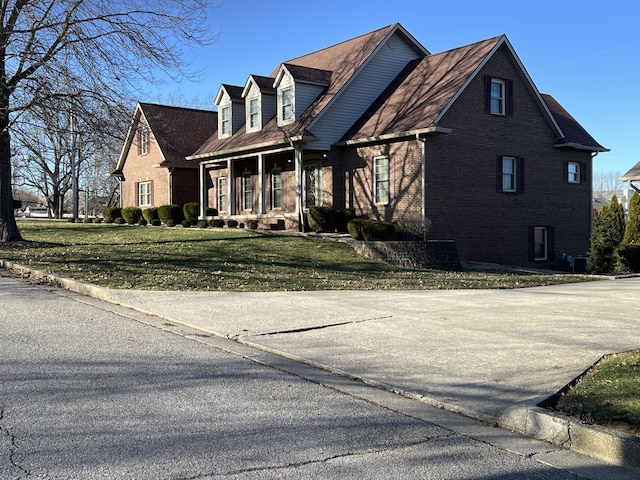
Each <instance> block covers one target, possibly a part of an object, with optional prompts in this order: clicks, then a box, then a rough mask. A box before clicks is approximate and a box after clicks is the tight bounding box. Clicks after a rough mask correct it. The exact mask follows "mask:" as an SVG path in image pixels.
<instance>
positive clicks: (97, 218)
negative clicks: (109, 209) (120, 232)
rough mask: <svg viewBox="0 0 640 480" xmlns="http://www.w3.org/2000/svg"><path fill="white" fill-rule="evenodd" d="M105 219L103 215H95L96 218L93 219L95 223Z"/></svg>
mask: <svg viewBox="0 0 640 480" xmlns="http://www.w3.org/2000/svg"><path fill="white" fill-rule="evenodd" d="M103 220H104V219H103V218H102V217H95V218H94V219H93V223H102V222H103Z"/></svg>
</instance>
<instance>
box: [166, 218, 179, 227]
mask: <svg viewBox="0 0 640 480" xmlns="http://www.w3.org/2000/svg"><path fill="white" fill-rule="evenodd" d="M164 224H165V225H166V226H167V227H175V226H176V221H175V220H174V219H173V218H168V219H167V221H166V222H164Z"/></svg>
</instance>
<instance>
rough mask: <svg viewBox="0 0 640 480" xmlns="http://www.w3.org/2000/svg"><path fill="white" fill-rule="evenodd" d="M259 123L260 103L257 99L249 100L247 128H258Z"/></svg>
mask: <svg viewBox="0 0 640 480" xmlns="http://www.w3.org/2000/svg"><path fill="white" fill-rule="evenodd" d="M259 122H260V103H259V102H258V99H257V98H252V99H251V100H249V128H250V129H252V130H253V129H256V128H258V127H259V126H260V125H259Z"/></svg>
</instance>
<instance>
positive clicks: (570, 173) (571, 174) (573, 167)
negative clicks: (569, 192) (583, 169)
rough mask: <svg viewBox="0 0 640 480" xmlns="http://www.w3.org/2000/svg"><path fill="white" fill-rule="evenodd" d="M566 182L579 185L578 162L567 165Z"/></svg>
mask: <svg viewBox="0 0 640 480" xmlns="http://www.w3.org/2000/svg"><path fill="white" fill-rule="evenodd" d="M567 181H568V182H569V183H580V164H579V163H578V162H569V163H567Z"/></svg>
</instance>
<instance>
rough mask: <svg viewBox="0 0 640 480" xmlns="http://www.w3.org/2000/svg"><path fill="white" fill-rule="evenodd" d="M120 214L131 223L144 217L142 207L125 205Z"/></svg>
mask: <svg viewBox="0 0 640 480" xmlns="http://www.w3.org/2000/svg"><path fill="white" fill-rule="evenodd" d="M120 214H121V216H122V218H124V219H125V220H126V221H127V223H128V224H129V225H135V224H136V223H138V220H140V219H141V218H142V210H141V209H140V207H124V208H123V209H122V211H121V212H120Z"/></svg>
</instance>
